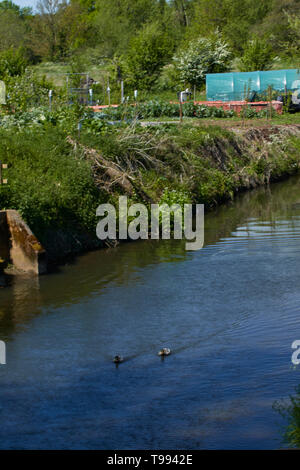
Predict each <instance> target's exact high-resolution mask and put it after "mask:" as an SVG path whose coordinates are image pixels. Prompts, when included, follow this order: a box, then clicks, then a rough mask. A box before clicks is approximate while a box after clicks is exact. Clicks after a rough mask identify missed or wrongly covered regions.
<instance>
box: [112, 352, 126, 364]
mask: <svg viewBox="0 0 300 470" xmlns="http://www.w3.org/2000/svg"><path fill="white" fill-rule="evenodd" d="M123 361H124V359H123V357H122V356H119V355H118V354H117V355H116V356H115V357H114V363H115V364H120V363H121V362H123Z"/></svg>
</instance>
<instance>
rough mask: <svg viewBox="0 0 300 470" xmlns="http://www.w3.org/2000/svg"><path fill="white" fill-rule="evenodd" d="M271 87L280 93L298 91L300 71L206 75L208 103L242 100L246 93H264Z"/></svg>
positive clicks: (299, 87)
mask: <svg viewBox="0 0 300 470" xmlns="http://www.w3.org/2000/svg"><path fill="white" fill-rule="evenodd" d="M269 86H271V87H272V89H273V90H276V91H278V92H279V94H280V93H284V92H285V90H287V91H295V90H297V89H300V71H299V70H297V69H288V70H269V71H265V72H259V71H256V72H232V73H211V74H207V75H206V96H207V100H208V101H239V100H244V99H245V98H246V97H247V95H248V93H249V92H250V93H251V92H257V93H262V92H265V91H266V90H267V89H268V87H269ZM245 95H246V96H245Z"/></svg>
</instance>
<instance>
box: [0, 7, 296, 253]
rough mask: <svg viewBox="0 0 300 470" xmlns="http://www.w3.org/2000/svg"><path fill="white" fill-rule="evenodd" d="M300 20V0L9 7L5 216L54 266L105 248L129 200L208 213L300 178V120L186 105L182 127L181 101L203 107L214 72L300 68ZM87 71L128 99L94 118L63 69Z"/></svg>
mask: <svg viewBox="0 0 300 470" xmlns="http://www.w3.org/2000/svg"><path fill="white" fill-rule="evenodd" d="M299 18H300V2H299V1H298V0H289V1H285V2H282V1H279V0H278V1H277V0H273V1H270V0H268V1H265V0H264V1H262V2H260V3H258V2H255V1H254V0H247V1H245V0H243V1H241V0H224V1H223V2H219V1H217V0H209V1H206V0H189V1H188V0H180V1H177V0H176V1H175V0H173V1H169V2H167V1H158V0H135V1H134V2H133V1H127V0H122V2H119V1H115V0H110V1H108V0H95V1H89V0H88V1H86V0H78V1H73V0H71V1H70V2H60V1H58V0H42V1H41V2H40V3H39V6H38V10H37V12H36V13H33V12H32V11H31V10H30V9H28V8H25V9H24V8H23V9H22V8H20V7H18V6H16V5H14V4H13V3H12V2H10V1H7V0H5V1H2V2H0V80H2V81H3V82H4V83H5V85H6V104H2V105H0V161H2V162H5V163H7V164H8V169H7V170H5V171H6V175H5V177H6V178H7V179H8V184H7V185H5V186H4V185H3V186H0V206H1V208H14V209H18V210H19V211H20V212H21V214H22V215H23V217H24V218H25V219H26V221H27V222H28V223H29V225H30V227H31V228H32V230H33V231H34V232H35V234H36V235H37V236H38V237H39V238H40V240H41V242H42V243H43V244H44V246H45V248H46V249H47V250H48V252H49V253H50V255H51V256H52V257H53V258H55V257H57V256H58V253H59V252H60V253H62V254H63V255H65V254H66V253H67V252H68V251H70V252H72V253H74V252H76V251H81V250H84V249H88V248H90V247H94V246H97V245H98V244H99V243H100V242H99V240H97V239H96V235H95V228H96V224H97V219H96V208H97V206H98V205H99V204H101V203H104V202H112V203H114V202H115V201H117V200H118V196H119V195H120V194H126V195H127V196H128V198H129V199H130V203H131V202H136V201H142V202H144V203H145V202H146V203H149V204H150V203H151V202H159V203H163V202H165V203H168V204H172V203H180V204H184V203H190V202H198V203H205V204H206V207H207V208H209V207H213V206H215V205H216V204H218V203H220V202H223V201H226V200H229V199H231V198H232V197H233V196H234V194H235V193H236V192H238V191H242V190H244V189H247V188H252V187H255V186H256V185H258V184H264V183H267V182H269V181H271V180H276V179H279V178H281V177H283V176H285V175H288V174H291V173H294V172H296V171H297V170H298V167H299V162H300V156H299V148H300V135H299V134H300V131H299V127H298V126H297V123H299V125H300V119H299V117H298V115H289V114H284V115H282V116H277V115H276V116H275V115H273V118H272V119H271V120H270V116H268V118H269V119H268V120H267V115H266V113H265V112H260V113H256V112H255V111H254V110H253V109H251V108H250V107H249V108H247V107H246V108H245V109H244V110H243V112H242V114H241V115H240V116H237V115H236V114H235V113H234V112H233V111H232V110H229V111H224V110H223V109H218V108H214V107H211V108H209V107H206V106H195V105H194V103H193V102H188V103H186V104H184V105H183V110H182V111H183V123H182V124H180V123H179V111H180V107H179V104H178V103H176V100H177V95H176V93H177V92H178V91H180V90H183V89H185V88H187V87H189V88H190V89H191V90H192V93H195V94H196V98H197V99H200V98H202V99H205V91H204V88H203V87H204V84H205V75H206V73H210V72H223V71H230V70H255V69H260V70H264V69H266V68H270V67H273V68H282V67H294V68H296V67H298V60H299V52H298V51H299V44H300V33H299V27H298V26H299ZM274 24H276V27H275V28H274ZM83 72H89V73H90V77H93V79H94V81H93V84H92V85H91V87H92V90H93V99H94V100H97V101H98V102H99V103H100V104H108V100H111V103H113V102H116V103H120V96H121V94H120V89H121V81H122V82H123V84H124V90H125V95H124V96H125V102H124V103H123V104H122V105H121V106H119V107H118V108H113V107H109V108H106V109H104V110H102V112H100V113H94V112H93V111H92V110H91V109H90V108H88V107H86V106H83V105H81V104H79V103H78V102H76V100H70V97H69V96H68V94H67V89H66V86H65V84H66V80H65V76H64V75H63V73H83ZM69 79H70V82H71V85H72V87H78V86H81V85H82V84H81V83H80V81H81V78H80V75H73V76H70V77H69ZM107 88H109V89H110V94H109V96H108V93H107ZM135 89H137V90H138V98H137V99H136V98H135V97H134V93H133V92H134V90H135ZM50 90H52V96H51V106H50V103H49V91H50ZM127 96H128V99H127ZM71 101H72V102H73V104H71ZM157 120H158V121H161V123H160V124H159V125H155V124H157V123H156V121H157ZM143 121H146V123H147V121H148V124H151V125H148V126H147V127H143V124H144V123H143ZM149 121H151V123H149ZM152 121H153V122H152ZM169 121H171V122H169ZM172 121H177V122H175V124H174V123H172ZM285 124H286V126H284V125H285Z"/></svg>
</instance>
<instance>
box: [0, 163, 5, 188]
mask: <svg viewBox="0 0 300 470" xmlns="http://www.w3.org/2000/svg"><path fill="white" fill-rule="evenodd" d="M2 169H3V170H6V169H7V163H2V162H1V161H0V185H2V184H7V179H3V176H2Z"/></svg>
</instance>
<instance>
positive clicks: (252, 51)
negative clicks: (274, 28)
mask: <svg viewBox="0 0 300 470" xmlns="http://www.w3.org/2000/svg"><path fill="white" fill-rule="evenodd" d="M274 58H275V54H274V52H273V48H272V46H271V45H270V43H269V42H267V41H266V40H264V39H254V40H253V41H249V42H248V44H247V46H246V48H245V50H244V55H243V56H242V57H241V59H240V62H239V70H240V71H241V72H251V71H253V70H268V69H270V68H271V67H272V65H273V62H274Z"/></svg>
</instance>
